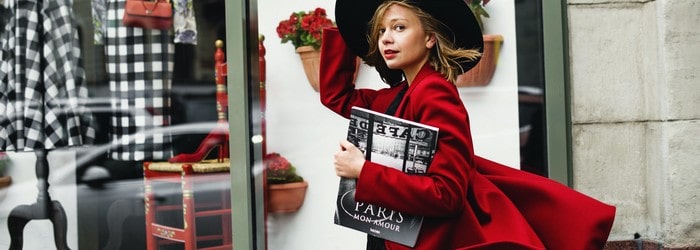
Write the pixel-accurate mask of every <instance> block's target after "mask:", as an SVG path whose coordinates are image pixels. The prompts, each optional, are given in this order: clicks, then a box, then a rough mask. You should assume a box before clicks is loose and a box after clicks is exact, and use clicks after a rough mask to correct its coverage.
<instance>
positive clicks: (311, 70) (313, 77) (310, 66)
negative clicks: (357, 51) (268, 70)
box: [296, 46, 361, 92]
mask: <svg viewBox="0 0 700 250" xmlns="http://www.w3.org/2000/svg"><path fill="white" fill-rule="evenodd" d="M296 51H297V54H299V58H301V63H302V65H303V66H304V73H305V74H306V79H307V80H308V81H309V84H311V88H313V89H314V91H316V92H318V84H319V83H318V77H319V67H320V61H321V51H320V50H317V49H314V47H313V46H300V47H299V48H297V49H296ZM360 62H361V60H360V58H359V57H358V58H357V59H356V65H355V74H354V77H353V79H352V81H353V82H355V79H357V74H358V73H359V72H360V71H359V68H360Z"/></svg>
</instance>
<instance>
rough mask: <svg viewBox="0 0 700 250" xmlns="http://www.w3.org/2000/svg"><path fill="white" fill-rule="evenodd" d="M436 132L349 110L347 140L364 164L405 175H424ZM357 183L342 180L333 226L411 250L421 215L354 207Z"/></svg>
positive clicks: (435, 144) (418, 230)
mask: <svg viewBox="0 0 700 250" xmlns="http://www.w3.org/2000/svg"><path fill="white" fill-rule="evenodd" d="M437 138H438V128H436V127H432V126H428V125H424V124H420V123H416V122H412V121H408V120H405V119H401V118H397V117H393V116H390V115H386V114H382V113H379V112H375V111H372V110H368V109H363V108H359V107H352V111H351V114H350V124H349V125H348V135H347V139H348V141H350V142H351V143H353V144H355V146H357V147H358V148H359V149H360V150H361V151H362V152H364V154H365V159H366V160H368V161H371V162H374V163H378V164H382V165H384V166H387V167H392V168H395V169H398V170H401V171H403V172H404V173H406V174H425V173H426V172H427V171H428V167H429V166H430V162H431V161H432V159H433V156H434V155H435V149H436V146H437ZM355 186H356V179H348V178H340V187H339V190H338V199H337V201H336V203H337V208H336V212H335V218H334V222H335V224H338V225H341V226H345V227H348V228H352V229H355V230H359V231H362V232H365V233H367V234H370V235H372V236H375V237H378V238H382V239H385V240H390V241H393V242H396V243H400V244H403V245H406V246H409V247H413V246H414V245H415V243H416V239H417V238H418V233H420V227H421V224H422V222H423V217H422V216H414V215H408V214H405V213H400V212H397V211H393V210H391V209H387V208H383V207H379V206H376V205H372V204H365V203H361V202H355V198H354V197H355Z"/></svg>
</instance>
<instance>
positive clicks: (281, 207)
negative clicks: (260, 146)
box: [263, 153, 309, 213]
mask: <svg viewBox="0 0 700 250" xmlns="http://www.w3.org/2000/svg"><path fill="white" fill-rule="evenodd" d="M263 165H264V166H265V176H266V178H265V179H266V181H267V196H266V201H267V203H266V207H267V211H268V212H273V213H274V212H294V211H297V210H299V208H300V207H301V205H302V204H304V198H305V196H306V188H307V187H308V186H309V184H308V183H307V182H306V181H305V180H304V178H302V177H301V176H299V175H298V174H297V173H296V168H295V167H294V166H293V165H292V164H291V163H289V161H288V160H287V159H286V158H284V157H282V156H281V155H280V154H279V153H269V154H267V155H265V156H264V157H263Z"/></svg>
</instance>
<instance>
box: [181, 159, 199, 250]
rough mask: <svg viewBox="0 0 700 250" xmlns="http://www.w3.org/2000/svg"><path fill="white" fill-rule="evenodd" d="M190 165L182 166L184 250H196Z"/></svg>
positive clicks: (195, 227)
mask: <svg viewBox="0 0 700 250" xmlns="http://www.w3.org/2000/svg"><path fill="white" fill-rule="evenodd" d="M192 174H193V172H192V165H190V164H183V166H182V178H181V180H182V215H183V221H184V222H185V223H184V230H185V250H195V249H197V225H196V224H197V223H196V222H195V218H194V217H195V212H196V211H195V205H194V190H193V185H192V182H193V181H194V180H193V178H192Z"/></svg>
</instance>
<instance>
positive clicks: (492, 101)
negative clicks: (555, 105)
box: [258, 0, 519, 250]
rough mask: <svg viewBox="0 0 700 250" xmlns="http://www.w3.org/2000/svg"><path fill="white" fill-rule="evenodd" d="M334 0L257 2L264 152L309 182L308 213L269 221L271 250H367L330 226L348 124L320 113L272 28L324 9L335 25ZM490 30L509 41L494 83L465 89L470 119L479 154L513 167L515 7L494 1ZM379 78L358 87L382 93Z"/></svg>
mask: <svg viewBox="0 0 700 250" xmlns="http://www.w3.org/2000/svg"><path fill="white" fill-rule="evenodd" d="M334 6H335V1H333V0H305V1H282V0H259V1H258V12H259V13H258V17H259V19H258V22H259V32H260V33H261V34H263V35H265V37H266V39H265V42H264V44H265V47H266V49H267V50H266V60H267V85H266V88H267V113H266V119H267V126H268V127H267V138H268V141H267V147H268V152H279V153H281V154H282V155H283V156H285V157H286V158H287V159H288V160H289V161H290V162H291V163H292V164H294V165H295V166H296V167H297V169H298V170H297V171H298V172H299V173H300V174H301V175H302V176H303V177H304V178H305V179H307V180H308V182H309V189H308V191H307V196H306V200H305V203H304V206H303V207H302V208H301V210H300V211H298V212H296V213H291V214H271V215H270V216H269V217H268V223H267V224H268V249H270V250H276V249H363V248H364V244H365V237H366V236H365V235H364V234H362V233H358V232H355V231H352V230H350V229H345V228H342V227H339V226H336V225H334V224H333V212H334V210H335V200H336V192H337V188H338V177H336V176H335V173H334V171H333V154H334V153H335V152H336V151H337V150H338V142H339V141H340V140H342V139H343V138H345V133H346V127H347V120H345V119H344V118H341V117H340V116H338V115H336V114H335V113H333V112H331V111H329V110H327V109H326V108H325V107H323V106H322V105H321V103H320V101H319V94H318V93H316V92H314V91H313V89H312V88H311V86H310V85H309V83H308V82H307V81H306V76H305V75H304V72H303V68H302V66H301V62H300V60H299V57H298V55H297V54H296V53H295V52H294V48H293V46H292V45H291V44H281V43H280V39H279V38H278V37H277V33H276V31H275V28H276V27H277V25H278V23H279V21H281V20H284V19H287V18H288V17H289V15H290V14H291V13H292V12H296V11H301V10H307V11H308V10H313V9H315V8H316V7H321V8H324V9H326V11H327V12H328V14H329V17H330V18H331V19H332V20H335V15H334ZM487 10H488V11H489V13H490V14H491V15H492V17H498V18H491V19H487V20H486V28H485V30H486V31H487V32H488V33H498V34H501V35H503V36H504V38H505V42H504V44H503V46H502V49H501V57H500V59H499V62H498V67H497V69H496V75H495V76H494V78H493V81H492V82H491V84H490V85H489V86H487V87H480V88H461V89H460V93H461V94H462V97H463V100H464V101H465V105H466V106H467V109H468V110H469V112H470V116H471V124H472V133H473V137H474V144H475V145H474V147H475V151H476V153H477V154H479V155H482V156H485V157H486V158H489V159H493V160H495V161H498V162H501V163H504V164H507V165H510V166H517V165H518V163H519V142H518V109H517V71H516V53H515V52H516V48H515V44H516V43H515V25H514V6H513V3H512V1H511V2H508V1H500V2H499V1H492V2H490V3H489V5H488V6H487ZM375 72H376V71H375V70H374V69H372V68H369V67H367V66H365V65H363V66H362V67H361V68H360V73H359V76H358V80H357V82H358V85H359V86H363V87H370V88H380V87H383V84H382V83H381V80H380V79H379V77H378V76H377V74H376V73H375Z"/></svg>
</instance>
